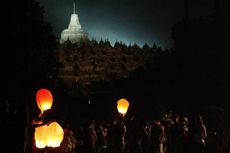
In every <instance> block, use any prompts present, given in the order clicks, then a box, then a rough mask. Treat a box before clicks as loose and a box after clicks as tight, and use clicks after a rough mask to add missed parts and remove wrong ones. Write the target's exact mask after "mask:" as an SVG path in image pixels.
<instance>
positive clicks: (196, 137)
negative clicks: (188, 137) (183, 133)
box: [191, 115, 207, 153]
mask: <svg viewBox="0 0 230 153" xmlns="http://www.w3.org/2000/svg"><path fill="white" fill-rule="evenodd" d="M191 132H192V141H193V142H192V144H193V145H192V146H193V147H192V148H193V152H194V153H204V148H205V138H206V137H207V131H206V127H205V125H204V123H203V119H202V117H201V115H197V117H196V118H195V122H194V125H193V129H192V131H191Z"/></svg>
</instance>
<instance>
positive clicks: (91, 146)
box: [86, 120, 97, 153]
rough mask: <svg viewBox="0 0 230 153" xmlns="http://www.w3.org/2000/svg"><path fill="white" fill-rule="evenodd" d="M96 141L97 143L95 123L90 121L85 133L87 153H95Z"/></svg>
mask: <svg viewBox="0 0 230 153" xmlns="http://www.w3.org/2000/svg"><path fill="white" fill-rule="evenodd" d="M96 141H97V133H96V131H95V121H94V120H92V121H91V122H90V125H89V128H88V133H87V142H86V145H87V146H86V147H87V149H88V151H87V153H96Z"/></svg>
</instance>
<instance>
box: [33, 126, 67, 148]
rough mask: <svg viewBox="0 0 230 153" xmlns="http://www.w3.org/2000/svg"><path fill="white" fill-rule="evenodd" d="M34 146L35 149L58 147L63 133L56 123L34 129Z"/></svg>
mask: <svg viewBox="0 0 230 153" xmlns="http://www.w3.org/2000/svg"><path fill="white" fill-rule="evenodd" d="M34 137H35V144H36V147H37V148H45V147H59V146H60V144H61V142H62V140H63V137H64V131H63V129H62V127H61V126H60V125H59V124H58V123H57V122H52V123H50V124H46V125H43V126H39V127H36V128H35V133H34Z"/></svg>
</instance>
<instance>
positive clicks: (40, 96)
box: [36, 89, 53, 113]
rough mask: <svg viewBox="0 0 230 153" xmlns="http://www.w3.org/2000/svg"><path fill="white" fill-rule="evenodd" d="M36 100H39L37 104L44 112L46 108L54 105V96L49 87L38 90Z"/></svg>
mask: <svg viewBox="0 0 230 153" xmlns="http://www.w3.org/2000/svg"><path fill="white" fill-rule="evenodd" d="M36 100H37V105H38V107H39V109H40V110H41V112H42V113H43V112H44V111H45V110H48V109H50V108H51V107H52V104H53V96H52V94H51V92H50V91H49V90H47V89H40V90H38V91H37V94H36Z"/></svg>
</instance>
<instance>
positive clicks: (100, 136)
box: [97, 123, 107, 153]
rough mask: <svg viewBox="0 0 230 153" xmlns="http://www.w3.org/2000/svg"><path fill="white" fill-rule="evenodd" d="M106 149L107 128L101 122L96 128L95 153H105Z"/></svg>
mask: <svg viewBox="0 0 230 153" xmlns="http://www.w3.org/2000/svg"><path fill="white" fill-rule="evenodd" d="M106 149H107V128H106V127H105V125H103V124H102V123H101V124H99V127H98V130H97V153H105V152H106Z"/></svg>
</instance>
